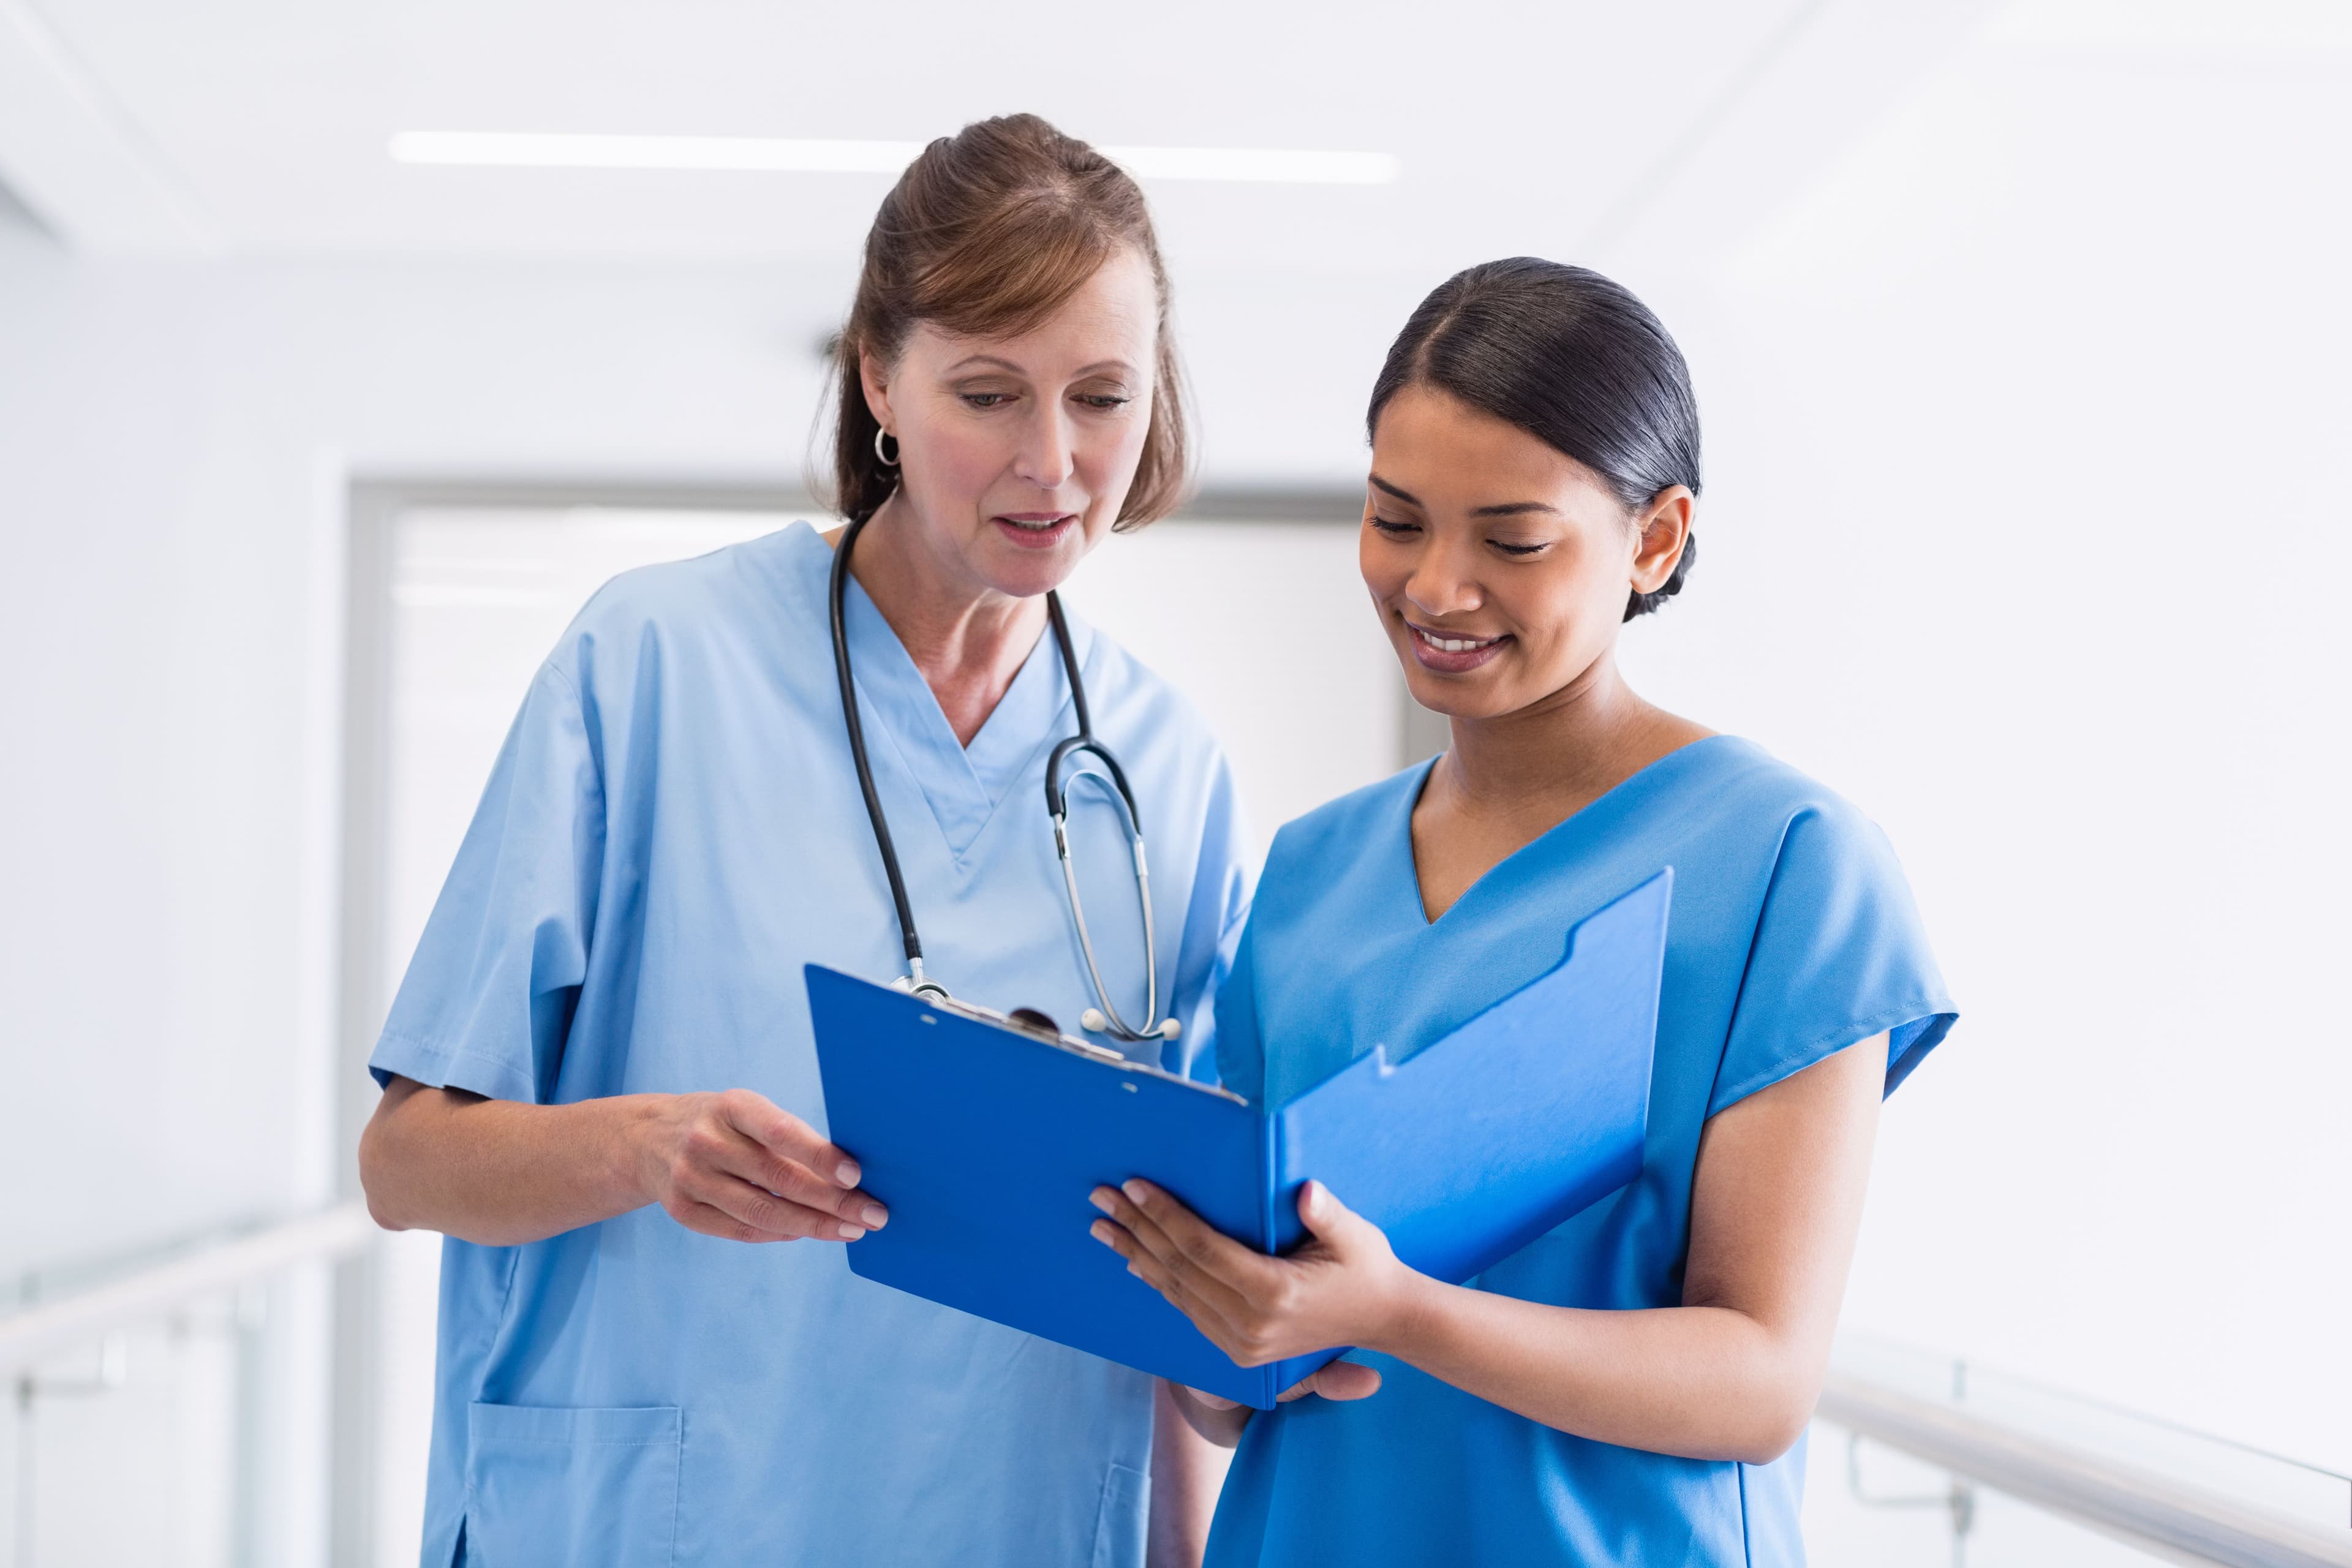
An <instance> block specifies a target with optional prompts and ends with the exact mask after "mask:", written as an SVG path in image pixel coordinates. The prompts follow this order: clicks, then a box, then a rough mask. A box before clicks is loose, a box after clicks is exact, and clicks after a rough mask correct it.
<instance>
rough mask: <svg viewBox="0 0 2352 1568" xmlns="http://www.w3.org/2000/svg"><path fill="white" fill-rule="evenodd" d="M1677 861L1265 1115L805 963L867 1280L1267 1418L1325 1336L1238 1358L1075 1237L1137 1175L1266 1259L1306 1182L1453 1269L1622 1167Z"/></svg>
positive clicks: (1484, 1264) (1608, 1189)
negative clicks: (1413, 1045)
mask: <svg viewBox="0 0 2352 1568" xmlns="http://www.w3.org/2000/svg"><path fill="white" fill-rule="evenodd" d="M1673 885H1674V872H1673V870H1672V868H1667V869H1665V870H1663V871H1660V872H1659V873H1658V874H1657V875H1656V876H1654V877H1653V878H1651V879H1649V880H1648V881H1646V882H1644V883H1643V884H1642V885H1641V886H1640V887H1638V888H1635V889H1633V890H1632V891H1631V892H1628V893H1626V894H1624V895H1622V897H1620V898H1618V899H1616V900H1614V901H1612V902H1611V903H1610V904H1608V905H1607V906H1605V907H1604V908H1602V909H1601V910H1597V911H1595V912H1594V913H1593V914H1591V915H1590V916H1588V917H1587V918H1585V919H1584V920H1582V921H1579V922H1578V923H1577V925H1576V927H1575V929H1573V930H1572V931H1570V932H1569V933H1568V951H1567V953H1566V955H1565V956H1564V957H1562V958H1561V960H1560V962H1559V963H1558V964H1557V965H1555V966H1554V967H1553V968H1552V969H1551V970H1549V972H1548V973H1545V974H1543V975H1542V976H1541V977H1540V978H1538V979H1537V980H1535V981H1533V982H1531V983H1530V984H1528V985H1526V986H1524V987H1522V988H1521V989H1520V990H1518V991H1516V992H1514V993H1513V994H1510V995H1509V996H1507V997H1505V998H1504V999H1503V1000H1502V1001H1500V1002H1497V1003H1496V1004H1495V1005H1493V1006H1492V1007H1489V1008H1488V1009H1486V1011H1485V1012H1483V1013H1481V1014H1479V1015H1478V1016H1476V1017H1475V1018H1473V1019H1471V1020H1470V1021H1469V1022H1468V1023H1466V1024H1464V1025H1463V1026H1461V1027H1459V1028H1457V1029H1455V1030H1454V1032H1453V1033H1452V1034H1449V1035H1447V1036H1446V1037H1444V1039H1442V1040H1439V1041H1437V1042H1436V1043H1435V1044H1433V1045H1432V1046H1430V1047H1427V1048H1426V1049H1424V1050H1422V1051H1420V1052H1418V1053H1416V1054H1414V1055H1413V1056H1412V1057H1411V1058H1407V1059H1406V1060H1404V1061H1402V1062H1401V1063H1396V1064H1391V1063H1390V1061H1389V1060H1388V1058H1387V1053H1386V1052H1385V1051H1384V1050H1383V1049H1381V1048H1380V1047H1375V1048H1374V1049H1373V1050H1372V1052H1371V1053H1370V1055H1368V1056H1366V1057H1364V1058H1361V1059H1360V1060H1358V1061H1356V1062H1354V1063H1353V1064H1351V1065H1350V1066H1349V1067H1347V1068H1343V1069H1342V1070H1340V1071H1339V1072H1338V1073H1335V1074H1333V1075H1332V1076H1331V1077H1330V1078H1328V1079H1325V1080H1324V1081H1323V1082H1322V1083H1320V1084H1318V1085H1317V1086H1316V1087H1315V1088H1314V1089H1309V1090H1307V1092H1306V1093H1305V1094H1302V1095H1300V1096H1299V1097H1298V1098H1297V1099H1296V1100H1292V1101H1291V1102H1290V1103H1289V1104H1288V1105H1286V1106H1285V1107H1284V1108H1283V1109H1282V1110H1279V1111H1276V1112H1274V1113H1272V1114H1270V1115H1269V1114H1267V1113H1265V1112H1263V1111H1260V1110H1256V1109H1255V1108H1254V1107H1252V1106H1251V1105H1250V1104H1249V1103H1248V1102H1247V1101H1245V1100H1242V1099H1241V1098H1239V1097H1238V1096H1236V1095H1233V1094H1230V1093H1227V1092H1226V1091H1225V1090H1223V1089H1214V1088H1211V1087H1209V1086H1207V1085H1204V1084H1200V1083H1196V1082H1193V1081H1192V1080H1190V1079H1182V1078H1179V1077H1177V1076H1175V1075H1174V1074H1171V1073H1167V1072H1162V1071H1160V1069H1159V1068H1154V1067H1148V1066H1145V1065H1143V1064H1141V1063H1136V1062H1128V1061H1124V1060H1121V1059H1119V1058H1117V1057H1115V1056H1114V1055H1112V1054H1111V1053H1109V1052H1108V1051H1106V1050H1104V1049H1103V1048H1102V1047H1094V1046H1089V1045H1087V1044H1086V1043H1085V1042H1083V1041H1079V1040H1075V1039H1072V1038H1069V1037H1059V1036H1055V1035H1053V1034H1051V1033H1049V1032H1047V1031H1045V1030H1044V1029H1042V1028H1037V1029H1033V1028H1029V1027H1026V1026H1023V1025H1019V1024H1015V1023H1013V1022H1011V1021H1009V1020H1006V1019H1003V1018H1000V1017H998V1016H994V1015H992V1014H987V1013H985V1012H983V1011H982V1010H981V1009H977V1008H972V1007H969V1006H966V1005H955V1006H942V1005H938V1004H935V1003H930V1002H926V1001H921V1000H918V999H917V998H915V997H913V996H910V995H908V994H906V993H904V992H900V991H896V990H893V989H891V988H890V987H888V986H885V985H876V984H871V983H869V982H867V981H864V980H859V979H856V978H855V977H853V976H851V975H847V974H843V973H839V972H838V971H836V970H832V969H827V968H824V967H823V966H822V965H819V964H814V963H812V964H810V965H808V966H807V970H806V974H807V980H808V994H809V1010H810V1014H811V1016H812V1017H813V1020H814V1024H815V1028H816V1047H817V1061H818V1066H819V1068H820V1069H821V1070H822V1072H823V1074H824V1106H825V1117H826V1120H827V1121H828V1123H829V1128H828V1131H829V1133H830V1135H831V1137H832V1138H833V1140H834V1142H836V1143H838V1144H840V1145H841V1146H842V1147H843V1148H844V1149H846V1150H847V1151H849V1152H850V1153H852V1154H853V1155H855V1156H856V1158H857V1161H858V1163H860V1164H861V1165H862V1166H863V1167H864V1171H865V1179H864V1182H863V1185H864V1186H865V1188H866V1190H867V1191H868V1192H871V1193H872V1194H874V1195H875V1196H876V1197H877V1198H879V1199H881V1200H882V1201H883V1202H884V1203H885V1204H887V1205H889V1208H890V1223H889V1224H888V1225H887V1226H884V1227H883V1228H882V1229H880V1230H877V1231H873V1232H870V1233H869V1234H868V1235H867V1236H866V1237H865V1239H863V1240H861V1241H858V1242H856V1243H853V1244H852V1245H851V1246H850V1247H848V1254H849V1266H850V1268H851V1269H852V1270H854V1271H855V1272H856V1273H857V1274H858V1275H860V1276H861V1277H863V1278H865V1279H872V1280H876V1281H877V1282H879V1283H881V1284H885V1285H891V1286H895V1287H897V1288H898V1289H901V1290H907V1291H911V1292H912V1293H913V1294H915V1295H918V1296H921V1297H923V1298H925V1299H926V1300H932V1301H938V1302H940V1303H942V1304H944V1305H946V1306H950V1307H956V1308H960V1309H961V1310H964V1311H967V1312H972V1313H976V1314H977V1315H979V1316H981V1317H983V1318H987V1319H990V1320H992V1321H995V1322H999V1323H1003V1324H1007V1325H1009V1326H1010V1327H1013V1328H1016V1329H1020V1330H1023V1331H1026V1332H1028V1333H1033V1334H1036V1335H1038V1336H1039V1337H1041V1338H1044V1339H1048V1340H1052V1341H1055V1342H1057V1343H1060V1344H1066V1345H1072V1346H1075V1347H1076V1348H1077V1349H1079V1350H1083V1351H1088V1352H1093V1353H1094V1354H1096V1355H1099V1356H1104V1357H1108V1359H1110V1360H1112V1361H1116V1362H1119V1363H1124V1364H1126V1365H1128V1366H1131V1367H1135V1368H1137V1369H1138V1370H1139V1371H1143V1372H1148V1373H1153V1374H1155V1375H1157V1376H1160V1377H1167V1378H1173V1379H1174V1380H1176V1381H1177V1382H1179V1383H1184V1384H1191V1385H1192V1387H1194V1388H1200V1389H1205V1390H1207V1391H1208V1392H1210V1393H1212V1394H1223V1396H1225V1397H1226V1398H1228V1399H1239V1400H1242V1401H1244V1402H1245V1403H1247V1404H1249V1405H1255V1407H1257V1408H1258V1409H1261V1410H1268V1409H1272V1408H1273V1406H1274V1403H1275V1396H1276V1394H1279V1393H1281V1392H1282V1391H1283V1390H1284V1389H1286V1388H1287V1387H1289V1386H1290V1385H1291V1384H1294V1383H1296V1382H1297V1381H1298V1380H1299V1379H1300V1378H1302V1377H1304V1376H1306V1375H1307V1373H1310V1372H1313V1371H1314V1370H1315V1369H1316V1368H1317V1367H1318V1366H1321V1365H1322V1364H1323V1363H1326V1362H1328V1361H1330V1360H1331V1359H1333V1358H1334V1357H1336V1356H1339V1355H1340V1354H1342V1353H1344V1351H1345V1347H1339V1348H1334V1349H1330V1350H1323V1351H1317V1352H1313V1353H1312V1354H1308V1355H1303V1356H1296V1357H1293V1358H1291V1359H1289V1360H1287V1361H1283V1362H1279V1363H1274V1364H1272V1365H1267V1366H1258V1367H1243V1366H1237V1365H1235V1364H1234V1362H1233V1361H1232V1360H1231V1359H1230V1358H1228V1357H1227V1356H1226V1355H1225V1353H1224V1352H1223V1351H1221V1350H1219V1349H1218V1348H1217V1347H1216V1346H1215V1345H1214V1344H1213V1343H1212V1342H1210V1341H1209V1340H1208V1339H1207V1338H1205V1337H1204V1336H1202V1333H1201V1332H1200V1331H1199V1330H1197V1329H1195V1328H1193V1327H1192V1322H1191V1321H1189V1320H1188V1319H1186V1318H1185V1317H1184V1315H1183V1314H1182V1313H1181V1312H1179V1311H1178V1310H1176V1309H1175V1308H1173V1307H1171V1306H1170V1305H1169V1304H1168V1303H1167V1301H1166V1300H1163V1299H1162V1298H1161V1297H1160V1293H1159V1292H1158V1291H1156V1290H1154V1289H1151V1287H1150V1286H1149V1285H1146V1284H1145V1283H1144V1282H1143V1281H1142V1280H1140V1279H1137V1278H1135V1277H1134V1276H1133V1275H1131V1274H1129V1273H1128V1272H1127V1265H1126V1263H1125V1262H1124V1261H1123V1260H1122V1259H1121V1258H1119V1257H1118V1254H1116V1253H1114V1252H1112V1251H1111V1250H1110V1249H1109V1248H1108V1247H1105V1246H1103V1245H1102V1244H1101V1243H1100V1242H1097V1241H1096V1240H1095V1239H1094V1238H1093V1237H1090V1236H1088V1235H1087V1226H1089V1225H1090V1224H1091V1223H1092V1222H1093V1221H1094V1220H1095V1219H1097V1217H1099V1216H1098V1215H1097V1214H1096V1212H1095V1209H1094V1208H1093V1206H1092V1205H1090V1204H1089V1203H1088V1202H1087V1194H1088V1193H1090V1192H1092V1191H1093V1190H1094V1189H1095V1188H1096V1187H1097V1185H1101V1184H1112V1185H1116V1184H1118V1183H1120V1182H1122V1181H1125V1180H1127V1179H1128V1178H1129V1177H1130V1176H1142V1177H1144V1178H1146V1179H1147V1180H1150V1181H1152V1182H1156V1183H1158V1184H1160V1186H1162V1187H1165V1188H1166V1189H1167V1190H1168V1191H1170V1192H1171V1193H1173V1194H1175V1195H1176V1196H1177V1197H1178V1198H1180V1199H1181V1200H1182V1201H1183V1202H1184V1203H1186V1204H1187V1205H1191V1207H1192V1209H1193V1210H1194V1211H1195V1212H1196V1213H1198V1214H1200V1215H1202V1217H1203V1218H1205V1219H1207V1220H1208V1221H1209V1223H1211V1224H1212V1225H1213V1226H1216V1227H1217V1228H1218V1229H1219V1230H1222V1231H1223V1232H1224V1233H1225V1234H1227V1235H1228V1236H1232V1237H1238V1238H1240V1239H1241V1240H1243V1241H1244V1242H1246V1243H1247V1244H1249V1245H1250V1246H1252V1247H1256V1248H1258V1249H1259V1250H1260V1251H1262V1252H1266V1253H1276V1254H1278V1253H1283V1252H1286V1251H1288V1250H1289V1249H1290V1248H1291V1247H1295V1246H1296V1245H1297V1243H1298V1241H1299V1239H1300V1237H1301V1232H1302V1227H1301V1226H1300V1224H1299V1220H1298V1190H1299V1188H1300V1186H1301V1185H1303V1184H1305V1183H1306V1182H1307V1180H1308V1179H1309V1178H1313V1179H1315V1180H1318V1181H1320V1182H1322V1183H1323V1184H1325V1185H1327V1186H1328V1187H1329V1188H1330V1189H1331V1190H1332V1191H1333V1192H1334V1193H1336V1194H1339V1198H1340V1200H1341V1201H1342V1202H1344V1203H1346V1204H1347V1205H1349V1207H1350V1208H1352V1209H1354V1210H1356V1211H1357V1212H1358V1213H1359V1214H1361V1215H1364V1216H1365V1217H1367V1218H1369V1219H1370V1220H1371V1221H1372V1222H1373V1223H1374V1224H1376V1225H1378V1226H1381V1228H1382V1229H1383V1230H1384V1231H1386V1232H1387V1233H1388V1237H1389V1240H1390V1242H1391V1245H1392V1246H1394V1247H1395V1248H1396V1252H1397V1256H1398V1257H1399V1258H1402V1259H1403V1260H1404V1261H1405V1262H1406V1263H1408V1264H1410V1265H1411V1266H1412V1267H1413V1268H1418V1269H1420V1270H1421V1271H1422V1272H1423V1273H1425V1274H1430V1275H1433V1276H1434V1277H1436V1278H1438V1279H1444V1280H1447V1281H1449V1282H1453V1283H1457V1284H1458V1283H1460V1282H1461V1281H1463V1280H1465V1279H1469V1278H1470V1277H1471V1276H1472V1275H1474V1274H1476V1273H1477V1272H1479V1271H1480V1270H1481V1269H1484V1268H1488V1267H1490V1266H1492V1265H1493V1264H1495V1263H1497V1262H1500V1261H1501V1260H1502V1259H1503V1258H1507V1257H1509V1256H1510V1255H1511V1254H1512V1253H1514V1252H1517V1250H1518V1249H1519V1248H1520V1247H1524V1246H1526V1245H1527V1244H1528V1242H1530V1241H1532V1240H1534V1239H1535V1238H1536V1237H1539V1236H1541V1235H1543V1234H1544V1233H1545V1232H1546V1231H1548V1230H1550V1229H1551V1228H1552V1227H1553V1226H1558V1225H1559V1224H1561V1223H1562V1222H1563V1221H1565V1220H1567V1219H1568V1218H1570V1216H1571V1215H1575V1214H1576V1213H1578V1212H1579V1211H1580V1210H1581V1209H1583V1208H1585V1207H1586V1206H1587V1205H1590V1204H1591V1203H1593V1202H1594V1201H1595V1200H1597V1199H1599V1198H1601V1197H1604V1196H1606V1195H1607V1194H1610V1193H1612V1192H1614V1191H1615V1190H1616V1189H1617V1188H1619V1187H1621V1186H1622V1185H1624V1184H1626V1183H1627V1182H1629V1181H1631V1180H1632V1179H1633V1175H1634V1173H1636V1172H1637V1171H1639V1170H1640V1169H1641V1163H1642V1140H1643V1134H1644V1132H1645V1131H1647V1127H1648V1121H1649V1100H1650V1063H1651V1058H1652V1054H1653V1050H1654V1044H1655V1039H1656V1035H1657V1022H1658V987H1659V981H1660V977H1661V975H1662V973H1663V971H1664V962H1665V939H1666V913H1667V906H1668V903H1669V900H1670V898H1671V895H1672V889H1673Z"/></svg>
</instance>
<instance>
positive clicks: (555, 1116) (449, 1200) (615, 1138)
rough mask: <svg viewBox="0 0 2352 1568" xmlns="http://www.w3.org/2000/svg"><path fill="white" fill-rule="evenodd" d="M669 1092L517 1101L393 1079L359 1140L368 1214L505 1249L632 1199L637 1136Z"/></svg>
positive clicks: (616, 1209) (637, 1184)
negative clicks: (537, 1102)
mask: <svg viewBox="0 0 2352 1568" xmlns="http://www.w3.org/2000/svg"><path fill="white" fill-rule="evenodd" d="M394 1096H398V1097H399V1098H398V1099H397V1100H395V1099H394ZM667 1098H668V1097H667V1096H662V1095H622V1096H618V1097H615V1098H613V1099H608V1100H581V1101H579V1102H577V1103H574V1104H571V1105H522V1104H518V1103H515V1102H513V1101H510V1100H484V1099H481V1098H480V1097H478V1096H476V1095H471V1094H466V1093H464V1092H462V1091H456V1090H448V1089H426V1088H423V1087H420V1086H418V1085H415V1084H413V1083H409V1082H407V1081H406V1080H404V1079H402V1080H395V1082H394V1085H393V1087H392V1089H389V1090H387V1091H386V1092H385V1096H384V1101H385V1103H384V1105H383V1107H382V1108H381V1109H380V1110H378V1112H377V1114H376V1116H375V1118H374V1119H373V1121H370V1122H369V1124H368V1128H367V1131H366V1132H365V1133H364V1134H362V1137H361V1140H360V1180H361V1184H362V1186H363V1187H364V1188H365V1189H366V1192H367V1200H368V1212H369V1213H370V1214H372V1215H374V1216H375V1219H376V1223H377V1224H379V1225H382V1226H384V1227H385V1228H386V1229H388V1230H437V1231H441V1232H443V1233H445V1234H446V1235H449V1236H454V1237H460V1238H462V1239H464V1240H467V1241H472V1242H478V1243H480V1244H481V1245H483V1246H485V1247H513V1246H518V1245H520V1244H521V1243H524V1242H530V1241H538V1240H541V1239H543V1238H544V1237H551V1236H556V1235H560V1234H562V1232H564V1231H567V1230H575V1229H577V1228H579V1227H580V1226H583V1225H593V1224H595V1223H596V1222H597V1221H599V1220H606V1219H611V1218H612V1217H614V1215H623V1214H626V1213H628V1212H629V1211H630V1210H632V1209H636V1208H642V1207H643V1206H644V1205H646V1204H647V1203H650V1202H652V1201H653V1194H652V1193H651V1192H650V1191H649V1190H648V1189H647V1187H646V1184H645V1181H644V1179H643V1175H642V1172H641V1170H640V1164H641V1160H640V1149H641V1144H642V1139H641V1136H640V1134H641V1132H642V1131H643V1130H644V1129H646V1127H647V1126H649V1125H650V1124H651V1123H652V1122H653V1121H654V1120H655V1119H656V1117H657V1116H658V1115H659V1113H660V1110H661V1105H662V1102H663V1101H664V1100H667Z"/></svg>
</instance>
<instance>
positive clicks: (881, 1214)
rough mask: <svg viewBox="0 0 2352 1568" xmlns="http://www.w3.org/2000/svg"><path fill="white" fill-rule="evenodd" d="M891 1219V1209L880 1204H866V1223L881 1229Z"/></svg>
mask: <svg viewBox="0 0 2352 1568" xmlns="http://www.w3.org/2000/svg"><path fill="white" fill-rule="evenodd" d="M889 1220H890V1211H889V1210H888V1209H886V1208H884V1207H883V1206H882V1205H880V1204H867V1205H866V1224H867V1225H868V1226H872V1227H873V1228H874V1229H876V1230H879V1229H881V1228H882V1226H885V1225H887V1224H888V1223H889Z"/></svg>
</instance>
